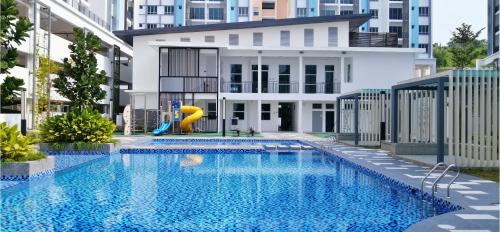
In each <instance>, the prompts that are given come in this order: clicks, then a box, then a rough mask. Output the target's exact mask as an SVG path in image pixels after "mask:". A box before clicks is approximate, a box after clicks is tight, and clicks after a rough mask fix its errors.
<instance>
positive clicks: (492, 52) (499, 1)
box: [476, 0, 500, 69]
mask: <svg viewBox="0 0 500 232" xmlns="http://www.w3.org/2000/svg"><path fill="white" fill-rule="evenodd" d="M499 27H500V0H488V56H487V57H486V58H484V59H481V60H477V62H476V66H477V68H481V67H482V66H490V65H493V66H495V67H496V68H497V69H498V68H499V67H500V64H499V63H500V53H499V44H500V29H499Z"/></svg>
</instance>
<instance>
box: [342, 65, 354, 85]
mask: <svg viewBox="0 0 500 232" xmlns="http://www.w3.org/2000/svg"><path fill="white" fill-rule="evenodd" d="M344 82H347V83H350V82H352V77H351V65H350V64H348V65H347V72H346V75H345V80H344Z"/></svg>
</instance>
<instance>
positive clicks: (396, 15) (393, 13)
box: [389, 8, 403, 20]
mask: <svg viewBox="0 0 500 232" xmlns="http://www.w3.org/2000/svg"><path fill="white" fill-rule="evenodd" d="M389 19H398V20H399V19H403V8H389Z"/></svg>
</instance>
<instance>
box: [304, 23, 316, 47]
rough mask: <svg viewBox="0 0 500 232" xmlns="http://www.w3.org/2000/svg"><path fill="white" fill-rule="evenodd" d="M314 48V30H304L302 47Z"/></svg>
mask: <svg viewBox="0 0 500 232" xmlns="http://www.w3.org/2000/svg"><path fill="white" fill-rule="evenodd" d="M312 46H314V30H313V29H310V28H306V29H304V47H312Z"/></svg>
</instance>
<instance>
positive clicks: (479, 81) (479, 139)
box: [447, 70, 500, 167]
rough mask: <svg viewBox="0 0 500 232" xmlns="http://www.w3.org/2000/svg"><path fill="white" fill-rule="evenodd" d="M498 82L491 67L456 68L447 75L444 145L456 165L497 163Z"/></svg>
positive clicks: (499, 139)
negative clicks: (486, 68)
mask: <svg viewBox="0 0 500 232" xmlns="http://www.w3.org/2000/svg"><path fill="white" fill-rule="evenodd" d="M499 85H500V80H499V72H498V71H495V70H456V71H453V74H452V75H450V76H449V91H448V94H449V95H448V111H447V119H448V127H447V134H448V149H449V155H451V156H453V158H455V159H456V162H457V163H458V164H459V165H460V166H467V167H498V166H499V154H500V119H499V118H500V86H499Z"/></svg>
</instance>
